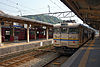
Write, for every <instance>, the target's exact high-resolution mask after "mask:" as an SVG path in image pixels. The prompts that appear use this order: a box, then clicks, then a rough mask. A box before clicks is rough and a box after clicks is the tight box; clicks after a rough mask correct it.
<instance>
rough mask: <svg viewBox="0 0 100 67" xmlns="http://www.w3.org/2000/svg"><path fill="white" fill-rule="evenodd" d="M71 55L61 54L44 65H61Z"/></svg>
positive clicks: (54, 66) (46, 66)
mask: <svg viewBox="0 0 100 67" xmlns="http://www.w3.org/2000/svg"><path fill="white" fill-rule="evenodd" d="M69 57H70V55H68V56H66V55H60V56H58V57H57V58H55V59H53V60H52V61H50V62H48V63H47V64H45V65H44V66H43V67H60V66H61V64H63V63H64V62H65V61H66V60H67V59H68V58H69Z"/></svg>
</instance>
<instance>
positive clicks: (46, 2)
mask: <svg viewBox="0 0 100 67" xmlns="http://www.w3.org/2000/svg"><path fill="white" fill-rule="evenodd" d="M48 6H49V7H50V12H51V13H52V12H64V11H70V9H69V8H68V7H67V6H65V5H64V4H63V3H62V2H61V1H60V0H0V10H2V11H3V12H5V13H7V14H9V15H14V16H17V15H20V16H21V15H36V14H42V13H49V8H48ZM69 19H71V20H76V22H78V23H82V21H81V20H80V19H79V18H77V16H75V17H72V18H66V19H65V20H69Z"/></svg>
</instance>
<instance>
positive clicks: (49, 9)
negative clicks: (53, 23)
mask: <svg viewBox="0 0 100 67" xmlns="http://www.w3.org/2000/svg"><path fill="white" fill-rule="evenodd" d="M48 11H49V13H50V6H49V5H48Z"/></svg>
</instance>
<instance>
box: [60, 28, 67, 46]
mask: <svg viewBox="0 0 100 67" xmlns="http://www.w3.org/2000/svg"><path fill="white" fill-rule="evenodd" d="M60 43H61V45H62V46H67V45H68V28H66V27H62V28H61V42H60Z"/></svg>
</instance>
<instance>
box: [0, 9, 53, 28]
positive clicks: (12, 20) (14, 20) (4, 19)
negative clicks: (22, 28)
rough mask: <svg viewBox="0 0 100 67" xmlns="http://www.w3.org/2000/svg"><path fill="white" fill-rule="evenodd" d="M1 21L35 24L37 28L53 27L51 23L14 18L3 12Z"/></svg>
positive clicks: (0, 14) (0, 16) (0, 17)
mask: <svg viewBox="0 0 100 67" xmlns="http://www.w3.org/2000/svg"><path fill="white" fill-rule="evenodd" d="M0 20H1V21H9V22H18V23H26V24H33V25H36V26H41V25H43V26H48V27H53V24H50V23H47V22H42V21H38V20H33V19H29V18H24V17H20V16H12V15H8V14H5V13H3V12H1V11H0Z"/></svg>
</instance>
